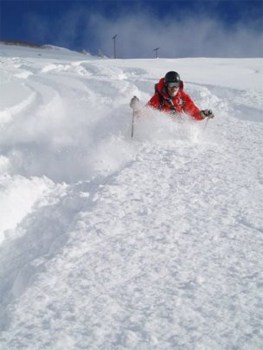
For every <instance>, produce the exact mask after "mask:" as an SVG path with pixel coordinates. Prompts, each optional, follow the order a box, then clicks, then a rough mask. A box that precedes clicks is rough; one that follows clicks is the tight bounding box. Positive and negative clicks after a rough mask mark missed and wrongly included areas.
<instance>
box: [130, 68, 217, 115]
mask: <svg viewBox="0 0 263 350" xmlns="http://www.w3.org/2000/svg"><path fill="white" fill-rule="evenodd" d="M138 102H139V99H138V98H137V97H136V96H134V97H133V98H132V99H131V102H130V106H131V108H132V109H133V110H134V112H135V114H136V116H141V114H142V110H140V107H139V103H138ZM147 106H148V107H151V108H155V109H158V110H160V111H162V112H166V113H169V114H170V115H176V116H177V115H180V114H182V113H186V114H187V115H189V116H190V117H191V118H193V119H195V120H203V119H205V118H214V114H213V112H212V111H211V110H210V109H204V110H200V109H199V108H198V107H197V106H196V105H195V104H194V102H193V101H192V100H191V98H190V96H189V95H187V94H186V93H185V92H184V84H183V82H182V80H181V79H180V76H179V74H178V73H177V72H174V71H171V72H168V73H166V75H165V77H164V78H161V79H160V81H159V83H158V84H156V85H155V94H154V95H153V96H152V98H151V99H150V100H149V101H148V103H147Z"/></svg>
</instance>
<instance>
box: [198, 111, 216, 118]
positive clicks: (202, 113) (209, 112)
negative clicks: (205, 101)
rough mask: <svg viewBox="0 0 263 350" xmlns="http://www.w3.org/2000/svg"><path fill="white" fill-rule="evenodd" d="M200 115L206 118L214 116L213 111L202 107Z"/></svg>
mask: <svg viewBox="0 0 263 350" xmlns="http://www.w3.org/2000/svg"><path fill="white" fill-rule="evenodd" d="M201 116H202V117H203V118H204V119H205V118H208V119H211V118H214V117H215V115H214V113H213V112H212V111H211V109H203V110H202V111H201Z"/></svg>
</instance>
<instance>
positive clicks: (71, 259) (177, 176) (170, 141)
mask: <svg viewBox="0 0 263 350" xmlns="http://www.w3.org/2000/svg"><path fill="white" fill-rule="evenodd" d="M51 52H53V51H51ZM62 52H63V51H62ZM64 54H65V56H60V55H59V53H56V55H57V56H55V58H54V57H52V56H51V54H47V57H44V54H41V56H40V57H39V56H38V57H35V58H34V57H33V56H30V51H29V54H28V57H27V56H26V54H25V55H24V56H25V57H24V56H22V55H21V57H19V56H17V57H9V56H8V53H7V54H6V55H2V57H1V66H2V68H1V70H0V76H1V77H2V78H3V80H2V81H3V88H1V91H2V90H3V91H4V95H3V96H5V99H4V100H2V101H1V104H0V106H1V111H0V127H1V131H2V132H1V137H0V151H1V153H0V188H1V192H0V204H1V207H4V206H5V208H7V209H6V210H5V211H3V209H1V210H2V215H3V214H4V216H2V217H1V218H0V234H1V236H0V237H1V246H0V280H1V285H0V301H1V309H0V329H1V331H2V335H1V337H0V347H1V349H4V350H6V349H8V350H10V349H32V350H33V349H34V350H35V349H36V348H37V349H39V350H41V349H55V350H57V349H82V348H83V349H158V350H159V349H189V350H190V349H218V350H219V349H244V350H245V349H253V350H255V349H256V350H257V349H258V350H259V349H261V348H262V346H263V332H262V329H263V328H262V306H263V305H262V304H263V303H262V271H263V266H262V251H263V244H262V233H263V220H262V209H263V208H262V198H263V175H262V131H263V124H262V120H263V119H262V105H261V102H262V97H263V96H262V89H260V88H259V86H260V84H259V83H257V82H258V80H259V78H258V75H259V74H261V77H262V61H260V62H259V60H256V59H255V60H244V61H243V60H236V61H235V62H233V63H232V62H231V60H220V59H218V60H214V61H213V60H207V61H205V62H204V61H203V60H199V61H197V62H195V60H192V61H191V62H192V65H194V67H195V68H194V69H193V71H192V72H194V71H196V67H198V68H199V70H200V71H202V77H204V75H205V73H204V72H206V71H204V68H203V67H204V64H207V65H208V68H207V72H208V73H207V79H206V80H205V79H204V81H201V82H200V79H198V78H197V77H196V78H195V77H194V76H193V77H192V78H191V72H189V73H187V67H189V62H188V60H187V59H185V60H149V62H148V61H145V60H130V61H129V60H123V61H121V60H120V61H119V60H114V61H112V60H94V59H87V60H85V59H83V56H81V55H78V56H77V54H76V56H77V57H76V58H75V57H74V56H73V57H70V56H67V55H66V53H64ZM84 57H85V56H84ZM147 62H148V63H147ZM222 62H224V64H225V65H226V66H225V67H224V66H223V63H222ZM171 65H172V66H178V71H180V72H181V71H182V73H184V74H185V76H186V90H187V91H188V92H189V93H190V94H191V96H192V97H193V98H194V100H195V101H196V102H197V104H198V105H200V106H202V107H203V108H206V107H209V108H212V109H213V110H214V111H215V114H216V115H217V118H216V119H215V120H213V121H209V122H208V124H207V125H206V124H205V123H204V122H203V123H193V122H190V121H188V120H186V121H182V122H180V123H174V122H173V121H170V120H168V119H167V120H164V118H163V116H160V115H159V113H156V112H155V113H149V116H148V117H147V118H146V119H145V120H139V121H137V122H136V125H135V137H134V140H131V139H130V118H131V111H130V109H129V107H128V102H129V99H130V97H131V96H133V95H138V96H139V97H140V99H141V100H143V101H146V100H147V99H148V98H149V97H150V94H151V91H152V90H153V85H154V83H155V82H156V81H157V80H158V79H159V77H160V76H161V75H162V74H163V73H164V72H165V71H166V70H167V67H171ZM251 67H252V68H254V70H253V69H252V68H251ZM210 69H211V72H214V71H215V70H217V69H218V70H219V72H217V74H216V75H213V77H212V78H210V76H209V70H210ZM224 69H226V70H227V71H228V70H230V71H231V69H233V70H234V69H236V70H237V72H241V73H242V78H243V75H245V74H247V77H250V75H252V74H254V76H255V80H254V85H255V86H253V83H252V82H250V84H251V89H250V90H246V91H244V90H242V89H238V87H237V86H236V84H237V83H236V82H233V83H232V80H231V79H233V77H235V71H234V73H233V77H230V78H227V77H226V76H225V80H226V86H224V85H223V82H224V80H222V74H223V73H224ZM220 72H221V75H220ZM187 74H188V75H189V78H188V75H187ZM214 74H215V73H214ZM193 75H194V74H193ZM245 76H246V75H245ZM192 79H195V80H192ZM213 79H215V81H216V82H217V83H216V82H215V83H214V84H213V82H212V81H211V80H213ZM187 80H188V83H187ZM197 82H198V83H197ZM12 92H16V94H14V96H13V95H12V94H11V93H12ZM15 193H17V195H16V196H15V195H14V194H15ZM11 208H14V209H13V212H12V210H11Z"/></svg>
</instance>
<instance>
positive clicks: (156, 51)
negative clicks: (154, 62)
mask: <svg viewBox="0 0 263 350" xmlns="http://www.w3.org/2000/svg"><path fill="white" fill-rule="evenodd" d="M159 49H160V48H159V47H156V49H153V51H155V58H158V50H159Z"/></svg>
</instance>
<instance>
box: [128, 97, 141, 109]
mask: <svg viewBox="0 0 263 350" xmlns="http://www.w3.org/2000/svg"><path fill="white" fill-rule="evenodd" d="M130 107H131V108H132V109H134V110H136V109H138V107H139V99H138V97H137V96H133V98H132V99H131V102H130Z"/></svg>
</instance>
